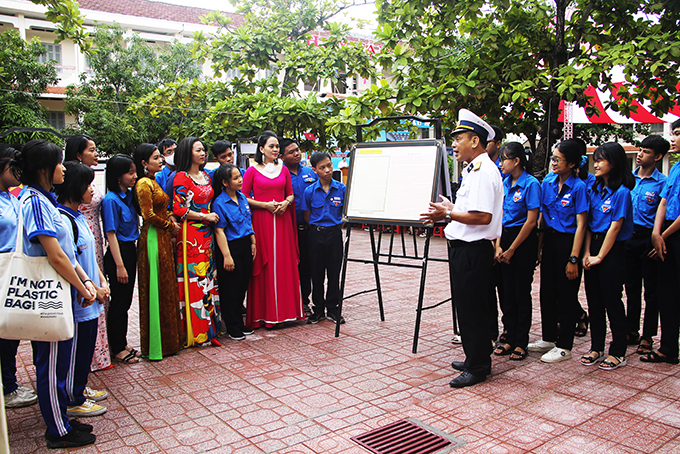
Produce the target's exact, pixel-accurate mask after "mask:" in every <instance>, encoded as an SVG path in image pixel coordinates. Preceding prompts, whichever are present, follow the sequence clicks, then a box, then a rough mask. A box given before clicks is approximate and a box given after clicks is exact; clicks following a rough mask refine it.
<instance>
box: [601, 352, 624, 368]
mask: <svg viewBox="0 0 680 454" xmlns="http://www.w3.org/2000/svg"><path fill="white" fill-rule="evenodd" d="M626 364H628V363H627V362H626V357H625V356H614V355H609V356H608V357H607V359H605V360H604V361H602V364H600V369H602V370H614V369H618V368H619V367H623V366H625V365H626Z"/></svg>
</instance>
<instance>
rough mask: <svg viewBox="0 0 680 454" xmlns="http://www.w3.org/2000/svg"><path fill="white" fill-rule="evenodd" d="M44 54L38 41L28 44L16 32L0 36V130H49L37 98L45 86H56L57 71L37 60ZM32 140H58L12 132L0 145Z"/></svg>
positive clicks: (52, 137) (4, 33)
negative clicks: (22, 128) (15, 128)
mask: <svg viewBox="0 0 680 454" xmlns="http://www.w3.org/2000/svg"><path fill="white" fill-rule="evenodd" d="M43 53H45V48H44V47H43V46H42V45H41V44H40V41H39V40H35V41H32V42H30V43H27V42H25V41H24V40H23V39H21V37H20V36H19V32H18V31H16V30H7V31H5V32H3V33H0V131H2V132H4V131H6V130H8V129H10V128H12V127H34V128H38V127H40V128H49V127H50V126H49V125H48V124H47V122H46V121H45V112H44V111H43V108H42V107H41V105H40V103H39V102H38V99H37V98H38V94H40V93H44V92H45V91H46V90H47V86H48V85H55V84H56V83H57V72H56V70H55V68H54V64H53V63H47V64H43V63H40V62H39V61H38V57H39V56H40V55H41V54H43ZM35 138H45V139H47V140H52V141H54V140H58V139H57V138H56V137H55V136H53V135H51V134H46V133H35V132H33V133H28V132H14V133H12V134H10V135H8V136H6V137H4V138H3V139H2V142H7V143H24V142H27V141H28V140H31V139H35Z"/></svg>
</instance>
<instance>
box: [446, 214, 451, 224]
mask: <svg viewBox="0 0 680 454" xmlns="http://www.w3.org/2000/svg"><path fill="white" fill-rule="evenodd" d="M446 222H451V212H450V211H447V212H446Z"/></svg>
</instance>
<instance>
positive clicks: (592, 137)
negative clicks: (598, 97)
mask: <svg viewBox="0 0 680 454" xmlns="http://www.w3.org/2000/svg"><path fill="white" fill-rule="evenodd" d="M651 133H652V131H651V128H650V127H649V125H646V124H641V123H638V124H628V125H616V124H575V125H574V137H579V138H581V139H583V140H584V141H585V142H586V143H587V144H590V145H595V146H598V145H602V144H603V143H605V142H612V141H614V142H627V143H630V144H633V145H636V146H639V145H640V142H641V141H640V140H638V139H637V137H638V136H643V137H646V136H648V135H650V134H651Z"/></svg>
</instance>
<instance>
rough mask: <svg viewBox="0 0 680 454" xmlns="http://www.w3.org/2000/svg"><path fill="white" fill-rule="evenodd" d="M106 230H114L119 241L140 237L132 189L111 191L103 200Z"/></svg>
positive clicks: (102, 213) (103, 217) (102, 211)
mask: <svg viewBox="0 0 680 454" xmlns="http://www.w3.org/2000/svg"><path fill="white" fill-rule="evenodd" d="M101 215H102V224H103V225H104V232H105V233H108V232H114V233H115V234H116V238H117V239H118V241H135V240H137V238H139V219H138V218H137V212H136V211H135V208H134V206H132V190H130V189H128V190H127V191H126V192H123V191H118V192H113V191H109V192H107V193H106V195H105V196H104V200H102V210H101Z"/></svg>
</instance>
